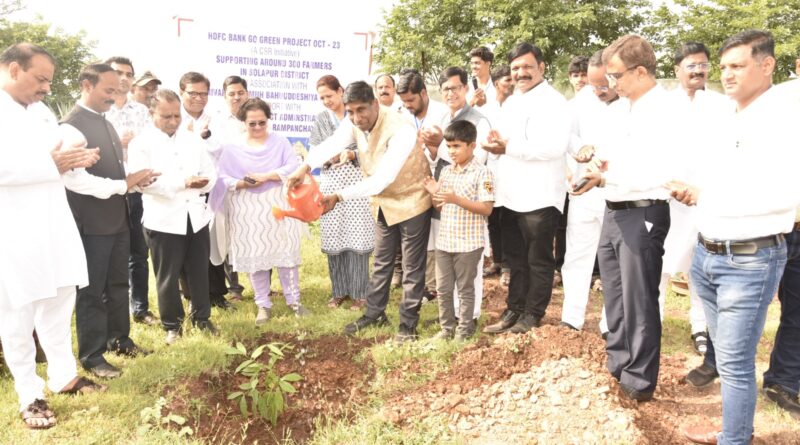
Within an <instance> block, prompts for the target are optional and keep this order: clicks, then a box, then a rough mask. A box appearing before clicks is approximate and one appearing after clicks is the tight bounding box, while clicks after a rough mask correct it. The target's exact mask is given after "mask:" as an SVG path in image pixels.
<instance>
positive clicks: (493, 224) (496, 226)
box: [487, 207, 505, 264]
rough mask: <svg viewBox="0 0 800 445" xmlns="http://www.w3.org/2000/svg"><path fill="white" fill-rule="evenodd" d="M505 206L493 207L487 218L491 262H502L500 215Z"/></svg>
mask: <svg viewBox="0 0 800 445" xmlns="http://www.w3.org/2000/svg"><path fill="white" fill-rule="evenodd" d="M503 212H505V207H495V208H493V209H492V213H491V214H490V215H489V218H488V221H487V222H488V225H489V244H491V245H492V263H493V264H502V263H503V261H504V259H503V226H502V217H503V216H502V215H503Z"/></svg>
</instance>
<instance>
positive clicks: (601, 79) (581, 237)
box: [561, 50, 628, 335]
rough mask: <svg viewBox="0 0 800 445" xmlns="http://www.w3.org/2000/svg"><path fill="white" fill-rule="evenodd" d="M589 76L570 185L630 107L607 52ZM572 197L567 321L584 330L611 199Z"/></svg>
mask: <svg viewBox="0 0 800 445" xmlns="http://www.w3.org/2000/svg"><path fill="white" fill-rule="evenodd" d="M587 80H588V82H589V83H588V85H587V87H586V88H587V89H586V90H584V93H580V96H579V98H576V99H573V101H572V102H571V104H572V105H573V111H574V113H575V114H574V121H573V125H572V136H571V138H570V144H569V153H568V156H571V157H573V158H574V160H575V161H577V163H575V164H574V171H573V172H572V178H573V179H572V182H571V184H570V188H574V187H575V185H576V184H578V183H580V181H581V178H582V176H583V175H582V172H583V171H584V170H585V168H586V166H587V165H588V164H587V163H588V162H589V161H590V160H591V159H592V157H593V156H594V152H595V147H597V146H603V145H604V143H605V142H606V141H607V140H608V138H609V137H610V134H609V133H610V132H611V131H612V128H613V123H614V122H615V121H616V118H617V115H618V114H619V113H621V112H624V110H625V107H626V106H627V105H628V103H627V99H621V98H620V97H619V95H618V94H617V92H616V91H614V89H613V88H610V87H609V85H608V79H606V68H605V65H604V64H603V51H602V50H600V51H598V52H596V53H595V54H594V55H592V57H591V58H590V59H589V60H588V62H587ZM586 92H591V95H590V96H589V95H586ZM568 164H572V163H568ZM570 166H571V167H572V165H570ZM569 200H570V204H569V206H570V209H569V215H568V217H567V233H566V245H567V246H566V247H567V248H566V253H565V255H564V265H563V266H562V267H561V274H562V277H563V279H564V305H563V308H562V311H561V323H562V324H563V325H565V326H567V327H569V328H571V329H575V330H581V329H583V323H584V320H585V316H586V304H587V302H588V300H589V289H590V286H591V282H592V272H593V270H594V263H595V257H596V256H597V245H598V243H599V241H600V233H601V232H602V229H603V215H604V214H605V208H606V202H605V200H604V199H603V191H602V190H600V189H596V190H595V189H593V190H590V191H589V192H587V193H584V194H582V195H579V196H570V198H569ZM600 332H601V333H602V334H603V335H605V334H606V332H608V326H607V325H606V317H605V311H603V316H602V319H601V321H600Z"/></svg>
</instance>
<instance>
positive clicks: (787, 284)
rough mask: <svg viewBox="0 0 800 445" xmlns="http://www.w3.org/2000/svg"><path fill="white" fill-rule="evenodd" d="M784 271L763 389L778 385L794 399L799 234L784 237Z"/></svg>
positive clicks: (799, 346) (798, 379) (799, 330)
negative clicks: (778, 311) (778, 322)
mask: <svg viewBox="0 0 800 445" xmlns="http://www.w3.org/2000/svg"><path fill="white" fill-rule="evenodd" d="M786 249H787V255H786V256H787V261H786V269H784V272H783V278H781V285H780V286H779V287H778V300H780V302H781V323H780V324H779V325H778V332H777V333H776V334H775V345H774V346H773V347H772V355H771V356H770V359H769V369H768V370H767V372H765V373H764V387H765V388H766V387H768V386H771V385H776V384H777V385H780V386H781V387H782V388H783V389H784V390H786V391H787V392H789V394H793V395H795V396H797V393H798V391H800V231H798V230H795V231H794V232H792V233H789V234H787V235H786Z"/></svg>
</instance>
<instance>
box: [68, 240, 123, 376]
mask: <svg viewBox="0 0 800 445" xmlns="http://www.w3.org/2000/svg"><path fill="white" fill-rule="evenodd" d="M81 240H82V241H83V250H84V251H85V252H86V264H87V267H88V270H89V286H87V287H84V288H83V289H78V293H77V295H76V299H75V327H76V330H77V332H78V357H79V358H80V361H81V365H82V366H83V367H84V368H85V369H89V368H94V367H95V366H98V365H101V364H103V363H106V360H105V358H103V354H104V353H105V352H106V351H107V350H109V349H118V348H121V349H127V348H130V347H132V346H133V341H132V340H131V339H130V337H129V335H130V331H131V320H130V314H129V313H128V257H129V255H130V241H131V239H130V233H129V232H128V231H127V230H126V231H124V232H121V233H117V234H114V235H84V234H81Z"/></svg>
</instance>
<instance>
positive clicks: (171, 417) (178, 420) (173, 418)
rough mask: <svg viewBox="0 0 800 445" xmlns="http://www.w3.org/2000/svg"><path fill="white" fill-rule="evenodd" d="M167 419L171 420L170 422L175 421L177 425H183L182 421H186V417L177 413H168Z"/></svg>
mask: <svg viewBox="0 0 800 445" xmlns="http://www.w3.org/2000/svg"><path fill="white" fill-rule="evenodd" d="M169 420H171V421H172V422H174V423H176V424H178V425H183V424H184V423H186V418H185V417H182V416H179V415H177V414H170V415H169Z"/></svg>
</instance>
